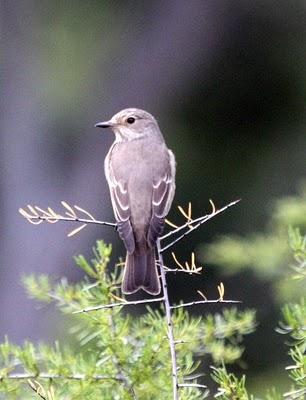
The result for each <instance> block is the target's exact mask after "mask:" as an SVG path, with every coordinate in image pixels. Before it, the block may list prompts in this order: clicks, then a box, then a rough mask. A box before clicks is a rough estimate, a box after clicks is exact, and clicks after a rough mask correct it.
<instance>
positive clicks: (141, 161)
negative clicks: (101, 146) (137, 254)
mask: <svg viewBox="0 0 306 400" xmlns="http://www.w3.org/2000/svg"><path fill="white" fill-rule="evenodd" d="M110 159H111V168H112V172H113V174H114V176H115V178H116V180H117V181H119V182H122V183H123V184H126V185H127V190H128V193H129V204H130V208H131V223H132V225H133V227H134V232H135V236H136V237H135V238H136V241H139V240H140V239H141V236H143V235H146V233H147V227H148V225H149V223H150V220H151V216H152V193H153V183H154V182H156V180H158V179H160V177H162V176H165V173H166V172H167V171H168V169H169V153H168V149H167V148H166V145H165V143H164V142H163V141H160V140H156V141H152V140H148V139H147V138H142V139H139V140H133V141H129V142H121V143H116V144H115V145H114V146H113V147H112V149H111V151H110V154H109V156H108V160H106V166H105V167H106V169H107V168H108V165H107V163H109V160H110ZM106 175H107V172H106ZM137 236H138V237H137Z"/></svg>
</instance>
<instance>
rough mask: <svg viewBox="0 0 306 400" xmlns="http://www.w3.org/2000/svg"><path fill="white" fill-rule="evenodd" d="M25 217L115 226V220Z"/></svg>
mask: <svg viewBox="0 0 306 400" xmlns="http://www.w3.org/2000/svg"><path fill="white" fill-rule="evenodd" d="M27 219H31V220H34V221H35V220H40V221H66V222H81V223H84V224H95V225H106V226H112V227H116V226H117V224H116V223H115V222H107V221H99V220H97V219H87V218H72V217H62V216H58V217H47V216H42V215H38V216H33V217H31V218H30V217H29V218H27Z"/></svg>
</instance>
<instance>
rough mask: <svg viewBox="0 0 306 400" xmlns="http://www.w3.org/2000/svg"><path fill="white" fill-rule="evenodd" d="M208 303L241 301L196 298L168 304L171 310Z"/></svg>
mask: <svg viewBox="0 0 306 400" xmlns="http://www.w3.org/2000/svg"><path fill="white" fill-rule="evenodd" d="M208 303H230V304H237V303H238V304H239V303H241V301H239V300H221V299H217V300H198V301H191V302H190V303H181V304H177V305H175V306H170V308H171V310H173V309H174V308H180V307H190V306H195V305H197V304H208Z"/></svg>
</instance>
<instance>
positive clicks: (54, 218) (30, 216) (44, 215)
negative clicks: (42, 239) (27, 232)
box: [19, 201, 117, 237]
mask: <svg viewBox="0 0 306 400" xmlns="http://www.w3.org/2000/svg"><path fill="white" fill-rule="evenodd" d="M61 203H62V206H63V207H64V208H65V215H61V214H58V213H56V212H55V211H54V210H53V209H52V208H50V207H48V208H47V210H43V209H42V208H40V207H38V206H31V205H28V206H27V209H23V208H19V212H20V214H21V215H22V216H23V217H24V218H26V219H27V221H28V222H30V223H31V224H34V225H39V224H41V223H42V222H43V221H46V222H49V223H52V224H54V223H56V222H58V221H65V222H78V223H82V225H80V226H79V227H77V228H76V229H73V230H72V231H71V232H70V233H68V237H71V236H73V235H76V234H77V233H79V232H80V231H81V230H82V229H83V228H85V227H86V226H87V224H95V225H106V226H112V227H116V226H117V224H116V223H113V222H106V221H99V220H97V219H95V218H94V217H93V216H92V215H91V214H90V213H89V212H88V211H86V210H84V209H83V208H81V207H79V206H74V208H73V207H72V206H70V205H69V204H68V203H66V202H65V201H62V202H61ZM75 210H77V211H78V212H80V213H82V214H85V215H86V217H88V218H80V217H79V216H78V215H77V213H76V211H75Z"/></svg>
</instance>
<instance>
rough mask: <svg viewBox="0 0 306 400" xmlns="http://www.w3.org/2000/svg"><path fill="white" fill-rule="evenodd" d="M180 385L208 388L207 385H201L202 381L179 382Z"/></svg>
mask: <svg viewBox="0 0 306 400" xmlns="http://www.w3.org/2000/svg"><path fill="white" fill-rule="evenodd" d="M178 387H195V388H201V389H206V388H207V386H206V385H201V384H200V383H179V384H178Z"/></svg>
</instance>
